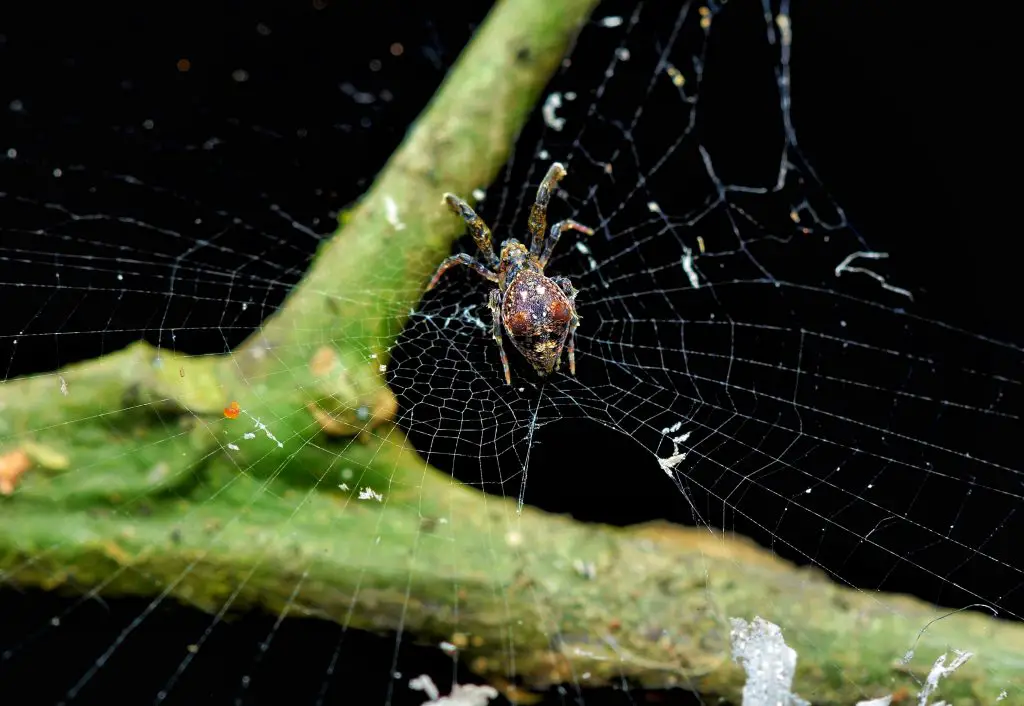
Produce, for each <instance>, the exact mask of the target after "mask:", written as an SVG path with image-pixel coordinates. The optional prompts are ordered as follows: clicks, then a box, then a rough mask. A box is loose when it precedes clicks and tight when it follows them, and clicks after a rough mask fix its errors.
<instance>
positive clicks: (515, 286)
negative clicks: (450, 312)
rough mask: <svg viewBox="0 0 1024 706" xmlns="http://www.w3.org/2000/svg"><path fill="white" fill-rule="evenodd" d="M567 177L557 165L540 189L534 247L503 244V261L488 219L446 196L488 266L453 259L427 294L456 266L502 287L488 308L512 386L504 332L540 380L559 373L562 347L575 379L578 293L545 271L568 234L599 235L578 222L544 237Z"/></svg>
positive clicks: (531, 225)
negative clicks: (555, 192)
mask: <svg viewBox="0 0 1024 706" xmlns="http://www.w3.org/2000/svg"><path fill="white" fill-rule="evenodd" d="M565 174H566V172H565V167H563V166H562V165H561V164H559V163H558V162H555V163H554V164H552V165H551V167H550V168H549V169H548V173H547V175H546V176H545V177H544V180H543V181H542V182H541V184H540V188H538V189H537V198H536V200H535V201H534V204H533V207H532V208H531V209H530V219H529V222H528V224H527V227H528V229H529V231H530V249H529V250H527V249H526V246H525V245H523V244H522V243H521V242H519V240H517V239H516V238H508V239H507V240H505V241H504V242H503V243H502V244H501V257H500V258H499V257H498V256H496V255H495V254H494V247H493V245H492V244H491V230H490V228H488V227H487V224H486V223H484V222H483V219H482V218H480V216H478V215H476V212H475V211H474V210H473V209H472V208H471V207H470V206H469V204H467V203H466V202H465V201H463V200H462V199H460V198H458V197H457V196H454V195H453V194H445V195H444V201H445V203H446V204H448V207H449V208H450V209H451V210H452V211H453V212H455V213H457V214H458V215H460V216H462V218H463V220H465V221H466V225H467V226H468V227H469V232H470V234H471V235H472V236H473V240H474V241H475V242H476V246H477V248H478V249H479V250H480V254H481V255H482V256H483V260H484V262H480V261H479V260H477V259H475V258H473V257H471V256H469V255H467V254H466V253H459V254H458V255H452V256H451V257H449V258H447V259H446V260H445V261H444V262H442V263H441V265H440V267H438V268H437V271H436V272H435V273H434V276H433V277H432V278H431V280H430V283H429V284H428V285H427V291H428V292H429V291H430V290H431V289H433V288H434V287H435V286H436V285H437V283H438V281H439V280H440V279H441V275H443V274H444V273H445V272H447V271H448V270H449V269H450V268H452V267H454V266H455V265H465V266H467V267H469V268H470V269H472V270H473V271H474V272H476V273H477V274H479V275H480V276H481V277H483V278H484V279H486V280H487V281H488V282H493V283H494V284H496V285H497V289H492V290H491V295H490V298H489V300H488V302H487V306H488V308H490V310H491V317H492V320H493V323H492V327H491V335H492V336H494V340H495V342H496V343H497V344H498V351H499V354H500V355H501V366H502V368H504V370H505V382H506V383H508V384H509V385H511V384H512V374H511V372H509V367H508V358H507V357H506V356H505V349H504V347H503V346H502V336H501V330H502V328H504V329H505V332H506V333H508V336H509V339H511V341H512V345H513V346H515V348H516V350H518V351H519V352H520V353H521V354H522V355H523V357H524V358H526V360H527V361H529V363H530V365H532V366H533V369H534V370H535V371H537V374H538V375H540V376H541V377H544V376H546V375H550V374H551V372H552V371H553V370H556V369H558V367H559V364H560V363H561V358H562V350H563V349H566V350H568V353H569V373H570V374H572V375H576V345H575V333H576V327H577V326H579V322H580V317H579V314H577V313H576V294H577V293H578V292H577V290H576V288H575V287H573V286H572V282H570V281H569V278H568V277H560V276H559V277H548V276H547V275H545V274H544V268H545V267H547V264H548V261H549V260H550V259H551V253H552V252H553V251H554V249H555V245H556V244H557V243H558V238H559V237H560V236H561V234H562V231H563V230H575V231H578V232H580V233H583V234H585V235H593V234H594V231H593V230H591V229H590V228H588V227H587V226H584V225H580V224H579V223H577V222H576V221H573V220H564V221H559V222H558V223H556V224H554V225H553V226H551V231H550V233H548V234H547V235H546V236H545V233H544V231H545V230H546V229H547V210H548V203H549V202H550V200H551V192H552V191H553V190H554V188H555V185H556V184H558V182H559V181H561V179H562V178H563V177H564V176H565Z"/></svg>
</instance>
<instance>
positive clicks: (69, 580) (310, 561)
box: [0, 0, 1024, 704]
mask: <svg viewBox="0 0 1024 706" xmlns="http://www.w3.org/2000/svg"><path fill="white" fill-rule="evenodd" d="M595 2H596V0H562V1H561V2H549V1H548V0H503V1H502V2H499V3H498V4H497V5H496V7H495V8H494V10H493V11H492V13H491V15H490V17H489V18H488V20H487V21H486V23H485V24H484V25H483V26H482V27H481V28H480V30H479V32H478V33H477V36H476V37H475V38H474V40H473V41H472V43H471V44H470V46H469V47H468V48H467V49H466V51H465V53H464V54H463V56H462V58H461V59H460V60H459V62H458V64H457V65H456V66H455V68H454V69H453V70H452V72H451V74H450V76H449V77H448V79H447V80H446V81H445V83H444V85H443V86H442V87H441V89H440V90H439V92H438V94H437V96H436V97H435V98H434V100H433V101H432V103H431V104H430V106H429V107H428V108H427V110H426V112H425V113H424V114H423V115H422V116H421V117H420V118H419V120H418V121H417V123H416V125H415V126H414V128H413V129H412V131H411V132H410V133H409V135H408V137H407V139H406V140H405V142H404V143H403V145H402V146H401V148H400V149H399V150H398V152H396V154H395V155H394V156H393V158H392V159H391V160H390V161H389V163H388V164H387V166H386V167H385V168H384V170H383V171H382V172H381V174H380V175H379V177H378V179H377V181H376V182H375V183H374V185H373V187H372V188H371V189H370V191H369V192H368V193H367V194H366V196H365V197H364V199H363V200H362V201H361V202H360V204H359V205H358V206H357V207H356V208H355V209H354V210H353V211H352V212H351V213H350V214H349V217H347V219H346V222H345V224H344V226H343V227H342V228H340V230H339V232H338V233H337V234H336V235H335V236H334V237H333V238H332V239H331V240H330V242H329V243H327V244H326V245H325V247H324V248H323V249H322V250H321V252H320V253H319V254H318V256H317V258H316V261H315V263H314V265H313V267H312V268H311V270H310V272H309V273H308V274H307V276H306V277H305V279H304V280H303V282H302V283H301V284H300V285H299V286H298V287H296V289H295V291H294V292H292V294H291V295H290V296H289V298H288V299H287V301H286V302H285V304H284V306H283V307H282V308H281V309H280V310H279V311H278V312H277V313H276V314H275V315H274V316H272V317H271V318H270V319H268V320H267V321H266V322H265V325H264V326H263V327H262V329H261V330H260V331H259V332H258V333H257V334H256V335H254V336H253V337H252V338H250V340H248V341H247V342H246V343H245V344H243V345H242V346H241V347H239V348H238V349H237V350H235V351H233V352H232V353H230V354H228V355H224V356H206V357H189V356H183V355H179V354H175V353H170V352H167V351H162V352H161V351H157V350H155V349H153V348H152V347H150V346H148V345H146V344H143V343H139V344H136V345H133V346H130V347H129V348H127V349H125V350H123V351H120V352H117V353H114V354H111V355H108V356H104V357H102V358H99V359H96V360H93V361H89V362H86V363H82V364H79V365H75V366H71V367H69V368H67V369H64V370H62V371H61V372H60V375H61V377H62V378H63V380H64V381H65V382H66V385H67V392H68V394H67V395H66V396H64V395H61V394H60V392H59V390H60V385H59V383H58V380H57V378H56V376H37V377H34V378H26V379H18V380H11V381H7V382H5V383H4V384H3V385H0V410H3V416H2V417H0V475H3V473H4V472H5V470H4V469H6V472H7V473H11V469H13V468H15V467H16V464H17V463H20V462H22V461H24V460H25V459H27V462H28V463H29V468H28V470H27V471H25V472H24V473H23V474H21V475H20V476H19V477H18V478H16V479H15V480H16V482H17V484H18V487H17V489H16V491H15V492H14V493H13V494H11V495H9V496H2V495H0V572H2V573H0V576H2V577H3V579H4V580H5V581H7V582H10V583H13V584H16V585H21V586H42V587H45V588H51V589H60V590H66V591H82V590H88V589H90V588H93V587H97V588H99V589H100V590H102V591H103V593H104V595H118V594H130V595H149V596H154V595H161V594H163V593H164V592H165V591H166V592H167V593H168V594H169V595H171V596H174V597H175V598H177V599H178V600H180V601H182V602H185V603H189V604H192V605H195V606H197V607H199V608H201V609H203V610H207V611H210V612H214V611H217V610H219V609H220V608H221V607H223V606H224V605H225V603H226V602H228V601H231V606H230V607H231V608H232V609H234V610H238V609H244V608H247V607H253V606H255V607H261V608H263V609H267V610H273V611H281V610H287V611H288V612H289V614H292V615H312V616H319V617H323V618H326V619H330V620H336V621H339V622H344V623H346V624H348V625H350V626H352V627H355V628H362V629H366V630H375V631H388V630H395V629H398V627H399V626H400V625H401V626H403V627H404V630H405V631H406V632H407V634H408V635H409V636H410V637H411V638H412V639H417V640H420V641H422V642H425V643H428V644H430V643H432V644H437V643H439V642H441V641H447V642H451V643H452V644H454V645H455V646H456V647H457V648H458V649H459V650H460V652H461V654H462V656H463V658H464V659H465V660H467V662H468V664H469V665H470V666H471V667H472V668H473V669H474V670H476V671H477V672H479V673H480V674H482V675H485V676H487V677H489V678H491V679H492V680H493V681H495V682H496V683H498V684H500V685H501V686H502V687H503V688H504V689H505V691H506V693H508V694H509V695H511V696H515V697H519V698H521V699H523V700H526V695H525V694H524V693H523V692H521V691H516V687H515V686H513V685H511V684H508V683H505V682H504V680H505V678H506V675H507V674H508V673H509V670H510V669H511V668H512V662H511V661H510V660H511V659H514V668H515V672H516V675H517V678H518V679H519V680H521V683H522V685H524V686H525V687H526V688H543V687H545V686H547V685H550V684H553V683H559V682H567V681H573V680H575V681H578V682H579V683H581V684H584V685H587V684H590V685H594V686H597V685H601V684H609V683H612V684H620V683H622V679H628V680H630V681H632V682H635V683H639V684H643V685H646V686H649V687H668V686H673V685H678V686H685V687H689V688H693V689H698V690H700V691H702V692H705V693H708V694H717V695H720V696H723V697H725V698H729V699H732V700H734V701H738V699H739V695H740V691H741V689H742V685H743V681H744V677H743V674H742V673H741V672H740V670H739V668H738V667H736V666H735V665H733V664H732V662H731V660H730V658H729V623H728V618H730V617H744V618H747V619H751V618H753V617H754V616H755V615H761V616H762V617H764V618H766V619H768V620H771V621H772V622H775V623H777V624H778V625H780V626H782V627H783V628H784V630H785V636H786V639H787V642H788V643H789V644H790V645H791V646H793V647H795V648H796V649H797V650H798V652H799V654H800V657H799V662H798V674H797V683H796V684H795V687H794V688H795V690H796V691H797V692H798V693H800V694H801V695H802V696H803V697H804V698H808V699H812V700H813V701H814V702H816V703H834V704H852V703H854V702H855V701H856V700H857V699H860V698H867V697H869V696H878V695H882V694H884V693H889V692H892V691H894V690H896V689H898V688H901V687H904V688H907V689H910V690H911V691H915V692H916V689H917V687H916V682H915V681H914V678H915V677H917V678H921V677H922V676H923V674H924V673H926V672H927V670H928V668H929V667H930V665H931V662H932V661H933V660H934V659H935V658H936V657H937V656H938V655H939V654H940V653H941V652H943V651H944V650H946V649H947V648H948V647H957V648H960V649H965V650H971V651H974V652H976V653H977V657H976V658H975V659H974V660H972V661H970V662H968V664H967V665H966V666H965V667H963V668H962V669H961V670H959V671H958V672H956V673H955V674H954V675H952V676H951V677H949V678H948V679H947V680H945V681H944V683H943V687H942V689H941V690H940V694H941V695H942V696H943V697H944V698H947V699H957V698H962V699H965V700H966V701H967V702H971V703H975V702H981V703H987V702H992V701H994V699H995V697H996V696H997V695H998V692H999V690H1000V689H1007V690H1008V691H1009V693H1010V695H1011V701H1012V699H1013V698H1015V697H1019V696H1020V693H1021V691H1022V690H1024V677H1022V676H1021V675H1022V674H1024V665H1022V664H1021V657H1020V655H1022V654H1024V630H1022V629H1021V627H1020V626H1019V625H1015V624H1009V623H1002V622H998V621H995V620H992V619H989V618H987V617H986V616H983V615H977V614H967V613H961V614H957V615H954V616H951V617H948V618H944V619H942V620H939V621H938V622H935V623H931V625H930V627H929V628H928V630H927V631H925V632H924V633H923V635H922V636H921V638H920V641H919V643H918V644H917V653H916V654H917V656H915V658H914V659H913V660H911V661H910V662H909V663H908V664H907V665H902V664H900V663H899V662H898V659H899V658H900V657H902V655H903V653H904V651H905V650H906V649H907V647H908V646H910V645H912V644H913V643H914V640H915V639H916V637H917V634H918V632H919V631H920V629H921V627H923V626H924V625H927V624H929V622H930V621H931V620H933V619H935V618H938V617H940V616H941V615H942V612H941V611H939V610H937V609H935V608H933V607H930V606H927V605H925V604H923V603H920V602H918V601H914V600H911V599H907V598H901V597H896V596H884V595H882V594H877V593H864V592H858V591H852V590H848V589H845V588H842V587H838V586H836V585H834V584H832V583H830V582H828V581H827V580H826V579H825V578H824V577H822V576H821V575H820V574H817V573H815V572H811V571H807V570H803V569H797V568H795V567H793V566H791V565H789V564H787V563H786V562H783V561H780V560H778V559H777V558H775V557H773V556H772V555H771V553H769V552H766V551H764V550H761V549H759V548H757V547H754V546H753V545H751V544H750V543H748V542H745V541H740V540H735V539H730V538H728V537H724V536H712V535H711V534H710V533H708V532H706V531H703V530H687V529H682V528H678V527H668V526H661V525H659V526H646V527H638V528H630V529H625V530H623V529H616V528H611V527H606V526H602V525H584V524H581V523H577V522H574V521H572V520H570V519H568V518H565V517H558V516H553V515H548V514H545V513H542V512H539V511H536V510H532V509H530V508H526V509H524V511H523V513H522V515H519V514H517V513H516V510H515V506H514V503H510V502H507V501H505V500H502V499H497V498H494V497H491V496H487V495H484V494H481V493H478V492H476V491H473V490H472V489H470V488H468V487H466V486H464V485H460V484H457V483H454V482H453V481H452V480H451V479H450V478H449V477H448V476H446V475H444V474H442V473H440V472H438V471H437V470H435V469H433V468H430V467H429V466H428V465H427V464H426V463H425V462H424V460H423V459H422V458H421V457H419V456H418V455H417V454H416V453H415V451H413V450H412V449H411V448H410V445H409V443H408V441H407V440H406V439H405V437H404V436H403V435H402V433H401V431H400V430H399V429H398V428H397V427H396V426H394V424H393V422H392V416H393V415H394V412H395V402H394V397H393V395H392V393H391V391H390V390H389V389H388V388H387V386H386V385H385V384H384V379H383V375H382V374H381V372H380V366H381V365H386V363H387V361H388V358H389V351H390V348H391V346H392V345H393V344H394V342H395V339H396V337H397V335H398V333H399V332H400V331H401V329H402V326H403V325H404V323H405V320H406V317H407V314H408V312H409V310H410V309H412V308H413V307H415V306H416V303H417V301H418V300H419V297H420V294H421V292H422V289H423V285H424V283H425V281H426V278H427V276H428V275H429V273H430V272H431V271H432V270H433V268H434V267H436V265H437V263H438V262H439V261H440V260H441V258H443V257H444V256H445V255H446V254H447V253H448V252H449V250H450V248H451V245H452V242H453V240H454V239H455V238H456V237H458V235H459V234H460V233H461V232H462V229H463V224H462V223H461V222H460V221H459V220H458V219H457V218H455V217H453V216H452V215H451V214H449V213H448V212H447V210H446V209H444V208H443V207H442V206H441V204H440V197H441V193H442V192H444V191H452V192H455V193H458V194H462V195H468V194H469V193H471V192H472V190H473V189H474V188H477V187H483V186H486V185H487V184H489V183H490V182H491V181H492V180H493V178H494V176H495V175H496V174H497V171H498V170H499V169H500V167H501V165H502V164H504V163H505V161H506V159H507V157H508V154H509V151H510V149H511V147H512V145H513V144H514V141H515V137H516V135H517V133H518V131H519V130H520V129H521V127H522V125H523V123H524V122H525V120H526V119H527V116H528V115H529V114H530V112H531V111H532V110H533V108H534V106H535V105H536V103H537V100H538V98H539V96H540V95H541V92H542V90H543V88H544V86H545V84H546V82H547V81H548V80H549V78H550V76H551V74H552V73H553V72H554V70H555V69H556V68H557V66H558V65H559V64H560V62H561V60H562V57H563V56H564V54H565V52H566V49H567V47H568V45H569V43H570V41H571V40H572V38H573V37H574V36H575V34H576V33H577V31H578V28H579V27H580V25H581V24H582V23H583V22H584V21H585V19H586V17H587V16H588V14H589V12H590V10H591V9H592V7H593V5H594V4H595ZM232 400H237V401H238V402H239V404H240V406H241V408H242V410H243V411H242V413H241V415H240V416H239V418H238V419H234V420H231V419H227V418H225V416H224V414H223V413H222V410H223V409H224V407H226V406H227V405H228V403H229V402H230V401H232ZM256 420H259V425H257V423H256ZM262 425H265V426H262ZM249 433H255V434H256V436H255V438H250V439H246V438H245V437H246V435H247V434H249ZM18 467H20V466H18ZM342 484H344V485H345V486H347V488H346V487H340V486H342ZM0 487H2V486H0ZM368 487H369V488H372V489H374V491H376V492H379V493H381V494H382V499H381V501H380V502H378V501H377V500H375V499H367V500H360V499H358V496H357V492H358V491H359V490H365V489H366V488H368ZM297 585H298V591H297V592H295V595H294V599H292V598H291V596H292V594H293V590H294V589H295V588H296V586H297ZM456 605H457V608H458V610H457V613H456V610H455V609H456Z"/></svg>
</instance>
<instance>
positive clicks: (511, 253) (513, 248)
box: [501, 238, 530, 265]
mask: <svg viewBox="0 0 1024 706" xmlns="http://www.w3.org/2000/svg"><path fill="white" fill-rule="evenodd" d="M529 256H530V251H529V250H527V249H526V246H525V245H523V244H522V243H520V242H519V241H518V240H517V239H516V238H509V239H508V240H506V241H504V242H503V243H502V244H501V261H502V262H503V263H505V262H507V263H508V264H510V265H511V264H522V263H525V262H526V259H527V258H528V257H529Z"/></svg>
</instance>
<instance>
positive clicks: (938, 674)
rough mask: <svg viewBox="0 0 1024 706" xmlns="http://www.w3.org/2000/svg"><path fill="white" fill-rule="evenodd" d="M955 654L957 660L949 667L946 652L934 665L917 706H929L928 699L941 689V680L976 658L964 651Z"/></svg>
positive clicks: (936, 705)
mask: <svg viewBox="0 0 1024 706" xmlns="http://www.w3.org/2000/svg"><path fill="white" fill-rule="evenodd" d="M953 652H954V653H956V658H955V659H954V660H953V661H952V662H950V663H949V666H948V667H947V666H946V656H947V654H946V653H945V652H943V653H942V654H941V655H939V658H938V659H937V660H935V663H934V664H933V665H932V671H930V672H928V678H927V679H925V680H924V688H923V689H921V693H920V694H918V695H917V706H928V699H929V698H931V695H932V694H933V693H934V692H935V690H936V689H938V688H939V679H942V678H943V677H948V676H949V675H950V674H952V673H953V672H955V671H956V670H958V669H959V668H960V667H962V666H963V665H964V662H966V661H967V660H969V659H970V658H971V657H973V656H974V655H973V654H972V653H970V652H964V651H963V650H953ZM940 704H941V702H940V703H938V704H933V706H940Z"/></svg>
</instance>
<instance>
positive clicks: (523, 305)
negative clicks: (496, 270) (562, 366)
mask: <svg viewBox="0 0 1024 706" xmlns="http://www.w3.org/2000/svg"><path fill="white" fill-rule="evenodd" d="M574 316H575V312H574V310H573V306H572V302H571V301H569V298H568V297H567V296H566V294H565V292H563V291H562V289H561V287H559V286H558V285H557V284H555V283H554V282H553V281H551V280H550V279H548V278H547V277H545V276H544V275H542V274H540V273H538V272H534V271H530V270H521V271H520V272H519V273H518V274H517V275H516V276H515V278H514V279H513V280H512V282H511V283H510V284H509V286H508V289H506V290H505V294H504V297H503V300H502V311H501V320H502V324H503V325H504V328H505V331H506V332H507V333H508V335H509V338H511V339H512V345H514V346H515V347H516V350H518V351H519V352H520V353H521V354H522V355H523V357H524V358H526V359H527V360H528V361H529V362H530V365H532V366H533V368H534V369H535V370H536V371H537V373H539V374H541V375H548V374H550V373H551V372H552V371H553V370H554V369H555V368H556V367H557V366H558V362H559V358H560V357H561V354H562V348H563V347H564V346H565V340H566V337H567V336H568V335H569V329H570V325H571V323H572V320H573V317H574Z"/></svg>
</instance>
